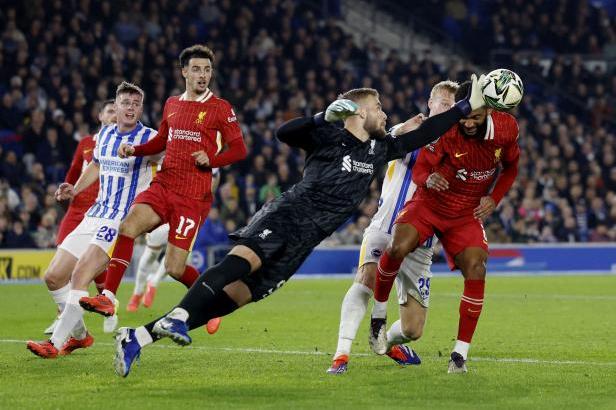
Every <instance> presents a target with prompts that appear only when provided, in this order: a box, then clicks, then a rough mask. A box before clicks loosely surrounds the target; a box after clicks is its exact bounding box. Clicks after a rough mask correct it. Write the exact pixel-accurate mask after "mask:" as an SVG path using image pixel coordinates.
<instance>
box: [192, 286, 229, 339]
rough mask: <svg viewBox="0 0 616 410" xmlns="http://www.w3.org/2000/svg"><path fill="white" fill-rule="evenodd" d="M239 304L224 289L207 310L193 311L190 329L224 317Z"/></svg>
mask: <svg viewBox="0 0 616 410" xmlns="http://www.w3.org/2000/svg"><path fill="white" fill-rule="evenodd" d="M238 307H239V306H238V305H237V303H235V301H234V300H233V299H231V298H230V297H229V295H227V293H226V292H224V291H222V292H220V293H218V295H217V296H216V299H215V300H214V301H213V303H212V304H211V305H210V306H208V307H207V308H206V309H205V310H202V311H198V312H192V313H191V314H190V316H189V317H188V322H187V323H188V328H189V329H190V330H193V329H196V328H198V327H201V326H203V325H205V324H206V323H207V322H209V320H210V319H214V318H215V317H223V316H226V315H228V314H229V313H231V312H233V311H235V310H236V309H237V308H238Z"/></svg>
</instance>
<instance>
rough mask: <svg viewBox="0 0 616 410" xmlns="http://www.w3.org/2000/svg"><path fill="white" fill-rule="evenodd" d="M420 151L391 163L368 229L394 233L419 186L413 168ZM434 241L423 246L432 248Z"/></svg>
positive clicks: (430, 240) (429, 241)
mask: <svg viewBox="0 0 616 410" xmlns="http://www.w3.org/2000/svg"><path fill="white" fill-rule="evenodd" d="M420 149H421V148H420ZM420 149H417V150H415V151H413V152H409V153H408V154H407V155H406V156H405V157H404V158H402V159H396V160H394V161H390V162H389V164H388V165H387V171H386V172H385V179H384V180H383V186H382V187H381V197H380V198H379V209H378V211H377V212H376V214H374V216H373V217H372V220H371V221H370V226H369V227H368V228H367V229H376V230H378V231H381V232H385V233H388V234H391V233H392V230H393V228H394V222H395V221H396V216H398V212H400V210H402V207H404V204H405V203H406V202H407V201H409V200H410V199H411V198H412V197H413V194H414V193H415V191H416V190H417V185H415V183H414V182H413V166H414V165H415V161H417V157H418V156H419V150H420ZM433 239H436V238H429V239H428V240H427V241H426V242H425V243H424V244H423V246H424V247H427V248H430V247H432V245H433ZM434 243H436V242H434Z"/></svg>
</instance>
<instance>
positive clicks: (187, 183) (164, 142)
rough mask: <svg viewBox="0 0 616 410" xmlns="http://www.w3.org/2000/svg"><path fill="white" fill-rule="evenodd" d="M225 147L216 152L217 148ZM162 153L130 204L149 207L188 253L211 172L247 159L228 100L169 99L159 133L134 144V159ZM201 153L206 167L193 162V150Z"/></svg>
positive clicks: (206, 202)
mask: <svg viewBox="0 0 616 410" xmlns="http://www.w3.org/2000/svg"><path fill="white" fill-rule="evenodd" d="M221 145H226V146H227V149H226V150H224V151H222V152H220V153H219V150H220V146H221ZM163 150H166V152H165V158H164V160H163V164H162V167H161V170H160V171H159V172H158V173H157V174H156V176H155V177H154V180H153V181H152V184H151V185H150V187H149V188H148V189H147V190H145V191H143V192H142V193H141V194H139V195H138V196H137V198H135V201H134V203H135V204H137V203H143V204H148V205H149V206H151V207H152V209H153V210H154V212H156V213H157V214H158V216H159V217H160V218H161V220H162V223H161V224H164V223H169V228H170V229H169V242H170V243H172V244H173V245H175V246H177V247H179V248H182V249H185V250H187V251H190V249H191V248H192V244H193V242H194V238H195V236H196V233H197V231H198V230H199V227H200V226H201V224H202V223H203V222H204V221H205V219H206V218H207V215H208V213H209V210H210V206H211V203H212V192H211V189H212V168H219V167H224V166H226V165H229V164H232V163H233V162H236V161H239V160H241V159H243V158H244V157H245V156H246V146H245V145H244V140H243V139H242V131H241V129H240V126H239V124H238V122H237V118H236V116H235V112H234V111H233V108H232V107H231V104H229V103H228V102H227V101H226V100H223V99H222V98H219V97H217V96H215V95H213V94H212V92H211V91H210V90H207V91H206V92H205V93H204V94H203V95H202V96H200V97H199V99H198V100H196V101H188V100H186V93H184V94H182V95H181V96H174V97H170V98H169V99H168V100H167V102H166V103H165V107H164V109H163V118H162V122H161V124H160V128H159V130H158V135H157V136H156V137H155V138H154V139H152V140H151V141H149V142H148V143H146V144H143V145H138V146H135V154H134V155H136V156H143V155H152V154H156V153H159V152H162V151H163ZM201 150H203V151H205V153H206V154H207V156H208V158H209V159H210V166H208V167H200V166H197V165H196V163H195V159H194V158H193V156H192V153H193V152H196V151H201Z"/></svg>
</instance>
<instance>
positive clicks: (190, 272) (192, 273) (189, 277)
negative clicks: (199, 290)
mask: <svg viewBox="0 0 616 410" xmlns="http://www.w3.org/2000/svg"><path fill="white" fill-rule="evenodd" d="M197 279H199V272H197V269H195V268H193V267H192V266H190V265H186V269H184V273H183V274H182V276H180V278H179V279H176V280H177V281H178V282H182V283H183V284H184V286H186V287H187V288H190V287H191V286H192V284H193V283H195V281H196V280H197Z"/></svg>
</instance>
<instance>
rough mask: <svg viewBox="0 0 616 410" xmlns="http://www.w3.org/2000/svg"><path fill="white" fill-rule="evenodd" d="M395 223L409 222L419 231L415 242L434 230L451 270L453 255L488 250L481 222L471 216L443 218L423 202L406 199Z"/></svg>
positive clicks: (427, 236)
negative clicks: (466, 250) (475, 250)
mask: <svg viewBox="0 0 616 410" xmlns="http://www.w3.org/2000/svg"><path fill="white" fill-rule="evenodd" d="M396 223H397V224H399V223H402V224H411V225H413V226H414V227H415V229H417V232H419V243H424V242H425V241H426V240H427V239H428V238H430V237H432V235H434V234H435V233H436V234H437V236H438V238H439V240H440V241H441V243H442V244H443V249H445V253H446V255H447V262H448V263H449V267H450V268H451V270H454V269H455V268H456V264H455V262H454V260H455V257H456V255H458V254H459V253H460V252H462V251H463V250H464V249H466V248H482V249H483V250H485V251H486V252H488V238H487V237H486V232H485V231H484V229H483V224H482V223H481V221H480V220H478V219H475V217H473V215H464V216H460V217H458V218H447V217H444V216H441V215H439V214H437V213H435V212H434V211H432V207H431V206H430V203H429V202H427V201H417V200H410V201H409V202H407V203H406V204H404V208H402V210H401V211H400V213H398V216H397V218H396Z"/></svg>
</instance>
